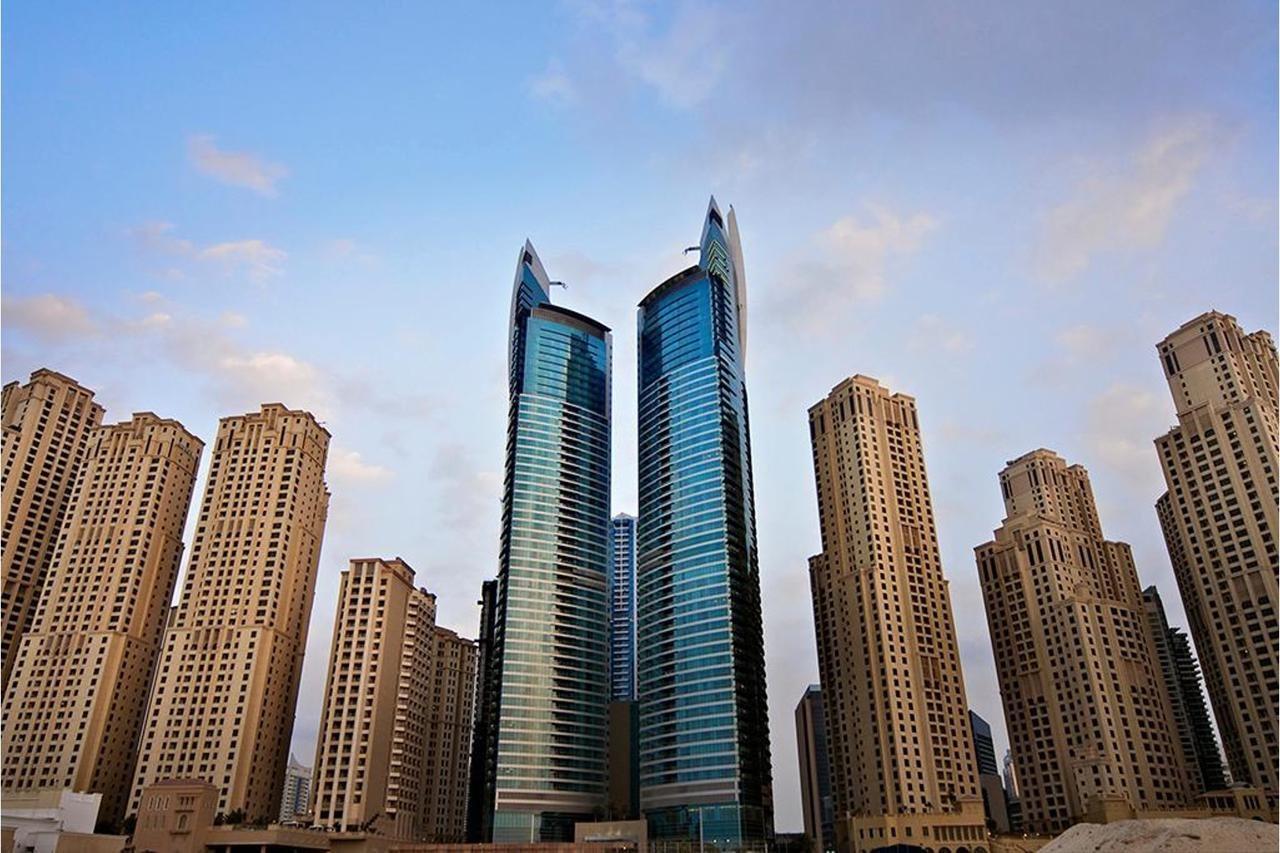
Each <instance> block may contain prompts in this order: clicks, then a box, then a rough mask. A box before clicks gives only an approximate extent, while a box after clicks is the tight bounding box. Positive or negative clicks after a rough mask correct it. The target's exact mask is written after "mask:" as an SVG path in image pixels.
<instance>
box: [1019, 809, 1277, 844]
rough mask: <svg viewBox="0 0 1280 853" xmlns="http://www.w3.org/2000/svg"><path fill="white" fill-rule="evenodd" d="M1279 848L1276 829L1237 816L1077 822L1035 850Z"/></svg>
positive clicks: (1268, 824) (1272, 825) (1269, 824)
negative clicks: (1102, 822) (1106, 822)
mask: <svg viewBox="0 0 1280 853" xmlns="http://www.w3.org/2000/svg"><path fill="white" fill-rule="evenodd" d="M1276 850H1280V828H1278V827H1277V826H1276V825H1275V824H1273V823H1260V822H1258V821H1256V820H1243V819H1241V818H1238V817H1211V818H1204V819H1201V820H1188V819H1185V818H1160V819H1158V820H1122V821H1117V822H1116V823H1108V824H1097V823H1078V824H1076V825H1075V826H1073V827H1071V828H1070V829H1068V830H1067V831H1066V832H1064V833H1062V834H1061V835H1059V836H1058V837H1057V838H1055V839H1053V841H1052V842H1050V843H1049V844H1047V845H1045V846H1044V847H1041V848H1040V853H1269V851H1276Z"/></svg>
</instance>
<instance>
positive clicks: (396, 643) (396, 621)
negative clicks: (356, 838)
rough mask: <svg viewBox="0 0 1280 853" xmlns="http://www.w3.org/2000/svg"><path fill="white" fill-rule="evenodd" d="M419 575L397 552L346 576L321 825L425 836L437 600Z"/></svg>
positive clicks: (321, 747) (320, 757)
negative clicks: (420, 582)
mask: <svg viewBox="0 0 1280 853" xmlns="http://www.w3.org/2000/svg"><path fill="white" fill-rule="evenodd" d="M413 578H414V576H413V569H411V568H409V565H408V564H407V563H405V562H404V561H403V560H401V559H399V558H397V559H394V560H383V559H376V558H369V559H355V560H352V561H351V566H350V568H349V569H348V570H347V571H345V572H343V573H342V583H341V588H340V589H339V592H338V612H337V615H336V617H335V619H334V623H333V646H332V650H331V652H330V656H329V676H328V680H327V681H326V683H325V694H324V710H323V712H322V713H321V717H320V737H319V742H318V743H317V745H316V762H315V781H314V783H313V786H312V809H311V811H312V820H313V821H315V823H317V824H319V825H320V826H324V827H327V828H330V829H334V830H338V831H358V830H368V831H372V832H376V833H377V834H379V835H385V836H388V837H391V838H398V839H402V840H406V841H421V840H425V838H426V815H425V811H426V784H427V782H426V773H425V771H426V750H427V749H428V747H429V745H428V743H427V731H426V728H427V717H428V709H429V707H430V704H431V698H430V694H431V681H432V677H433V673H432V669H433V667H432V643H433V632H434V630H435V622H436V597H435V596H434V595H432V594H431V593H429V592H427V591H426V590H425V589H417V588H415V587H414V579H413Z"/></svg>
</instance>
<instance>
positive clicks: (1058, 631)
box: [975, 449, 1191, 832]
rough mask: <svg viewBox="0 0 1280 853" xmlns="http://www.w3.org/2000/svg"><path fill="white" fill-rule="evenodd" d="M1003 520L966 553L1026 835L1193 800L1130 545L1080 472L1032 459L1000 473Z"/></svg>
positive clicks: (1043, 453) (1040, 454)
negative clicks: (973, 569)
mask: <svg viewBox="0 0 1280 853" xmlns="http://www.w3.org/2000/svg"><path fill="white" fill-rule="evenodd" d="M1000 490H1001V492H1002V493H1003V495H1004V505H1005V512H1006V516H1007V517H1006V518H1005V521H1004V523H1003V524H1002V525H1001V527H1000V529H999V530H997V531H996V532H995V539H994V540H993V541H991V542H987V543H985V544H983V545H980V546H978V547H977V548H976V549H975V553H976V557H977V563H978V574H979V577H980V579H981V582H982V597H983V601H984V602H985V604H986V610H987V623H988V625H989V626H990V630H991V648H992V651H993V652H994V654H995V662H996V674H997V676H998V678H999V681H1000V696H1001V699H1002V700H1003V703H1004V717H1005V722H1006V724H1007V725H1008V729H1009V742H1010V745H1011V746H1012V748H1013V754H1014V758H1015V759H1016V761H1017V765H1018V788H1019V793H1020V797H1021V801H1022V820H1023V825H1024V827H1025V828H1026V829H1027V830H1029V831H1031V832H1060V831H1062V830H1064V829H1066V828H1067V827H1068V826H1070V825H1071V824H1073V823H1075V822H1077V821H1079V820H1082V819H1084V818H1086V817H1087V816H1089V815H1090V814H1091V810H1093V809H1097V808H1101V807H1102V805H1103V804H1104V803H1105V802H1107V801H1108V800H1110V799H1116V798H1118V799H1123V800H1126V801H1128V803H1129V804H1130V805H1131V806H1132V807H1134V808H1139V809H1160V808H1175V807H1178V806H1183V805H1186V804H1187V803H1188V801H1189V800H1190V797H1191V790H1190V786H1189V782H1188V779H1187V774H1186V767H1185V766H1184V765H1183V760H1182V751H1181V749H1180V748H1179V746H1178V744H1177V742H1176V732H1175V729H1174V726H1173V719H1172V711H1171V709H1170V708H1169V703H1168V699H1167V698H1166V696H1165V690H1164V677H1163V674H1162V673H1161V670H1160V663H1159V661H1158V660H1156V657H1155V652H1154V649H1153V647H1152V641H1151V635H1150V629H1149V627H1148V625H1147V619H1146V614H1145V612H1144V610H1143V604H1142V593H1141V592H1140V588H1139V586H1138V573H1137V571H1136V569H1135V568H1134V565H1133V556H1132V554H1131V552H1130V550H1129V546H1128V545H1126V544H1124V543H1123V542H1110V541H1107V540H1106V539H1104V538H1103V536H1102V525H1101V522H1100V521H1099V520H1098V510H1097V506H1096V505H1095V503H1094V500H1093V490H1092V488H1091V487H1090V485H1089V475H1088V472H1086V471H1085V469H1084V468H1083V467H1082V466H1080V465H1070V466H1068V465H1067V463H1066V462H1065V461H1063V459H1062V458H1061V457H1060V456H1058V455H1057V454H1056V453H1053V452H1052V451H1049V450H1043V449H1041V450H1033V451H1031V452H1030V453H1027V454H1024V455H1023V456H1020V457H1019V458H1017V459H1015V460H1013V461H1012V462H1010V463H1008V465H1007V466H1006V467H1005V469H1004V470H1003V471H1001V472H1000Z"/></svg>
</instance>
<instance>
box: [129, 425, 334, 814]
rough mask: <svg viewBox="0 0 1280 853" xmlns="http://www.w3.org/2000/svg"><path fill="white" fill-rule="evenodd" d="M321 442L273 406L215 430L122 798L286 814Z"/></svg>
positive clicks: (315, 431) (318, 536)
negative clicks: (205, 797) (160, 795)
mask: <svg viewBox="0 0 1280 853" xmlns="http://www.w3.org/2000/svg"><path fill="white" fill-rule="evenodd" d="M328 447H329V433H328V431H326V430H325V429H324V428H323V427H321V426H320V425H319V424H318V423H317V422H316V419H315V418H314V417H313V416H312V415H311V414H309V413H308V412H303V411H296V410H292V409H288V408H286V407H284V406H282V405H280V404H278V403H268V404H264V405H263V406H262V408H261V410H260V411H258V412H252V413H249V414H246V415H237V416H233V417H227V418H223V419H222V420H221V421H220V422H219V424H218V435H217V439H216V440H215V441H214V444H213V447H212V454H211V459H210V467H209V477H208V481H207V482H206V484H205V490H204V499H203V501H202V502H201V505H200V515H199V517H198V519H197V523H196V531H195V539H194V541H193V542H192V545H191V559H190V561H189V562H188V565H187V572H186V576H185V577H184V579H183V588H182V596H181V598H180V599H179V603H178V605H177V610H176V611H175V612H174V614H173V616H172V618H171V620H170V622H169V625H168V627H167V628H166V630H165V635H164V643H163V646H162V649H161V659H160V665H159V667H158V669H157V673H156V679H155V685H154V687H153V689H152V693H151V699H150V703H149V708H148V711H147V719H146V723H145V727H144V729H143V734H142V740H141V742H140V744H139V754H138V770H137V773H136V774H135V776H134V782H133V791H132V794H131V797H130V807H129V811H130V813H136V811H137V808H138V802H139V800H140V798H141V796H142V791H143V789H144V788H146V787H148V786H149V785H152V784H154V783H156V782H159V781H161V780H164V779H174V778H181V779H200V780H204V781H207V782H210V783H211V784H213V785H214V786H216V787H217V788H218V791H219V797H218V808H217V810H218V811H219V812H222V813H224V814H230V813H232V812H237V811H239V812H243V813H244V815H245V817H246V819H248V820H251V821H258V820H261V821H263V822H266V821H268V820H270V819H271V818H273V817H274V816H275V815H276V814H277V813H278V811H279V808H280V797H281V791H282V786H283V784H284V774H285V767H286V764H287V762H288V759H289V741H290V738H291V737H292V734H293V719H294V707H295V705H296V703H297V698H298V683H299V679H300V678H301V675H302V656H303V651H304V650H305V648H306V642H307V627H308V625H309V624H310V621H311V601H312V597H313V595H314V592H315V582H316V570H317V566H318V564H319V559H320V544H321V540H322V539H323V537H324V526H325V519H326V515H327V512H328V505H329V491H328V489H327V488H326V487H325V482H324V468H325V458H326V456H327V453H328Z"/></svg>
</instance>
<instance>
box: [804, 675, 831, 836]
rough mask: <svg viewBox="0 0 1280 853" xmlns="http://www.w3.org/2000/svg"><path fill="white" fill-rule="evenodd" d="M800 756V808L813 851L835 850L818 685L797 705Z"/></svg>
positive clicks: (820, 688)
mask: <svg viewBox="0 0 1280 853" xmlns="http://www.w3.org/2000/svg"><path fill="white" fill-rule="evenodd" d="M796 753H797V755H798V758H799V761H800V806H801V809H802V811H803V812H804V835H805V839H806V840H807V841H808V842H809V850H811V851H813V853H827V851H834V850H835V849H836V830H835V801H834V799H833V798H832V794H831V763H830V761H829V760H828V758H827V725H826V721H825V720H824V719H823V715H822V687H821V686H819V685H817V684H810V685H809V686H808V688H806V689H805V691H804V695H803V696H801V697H800V702H799V704H797V705H796Z"/></svg>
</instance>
